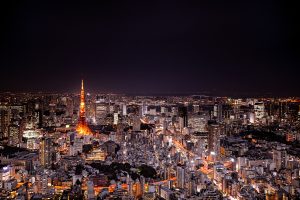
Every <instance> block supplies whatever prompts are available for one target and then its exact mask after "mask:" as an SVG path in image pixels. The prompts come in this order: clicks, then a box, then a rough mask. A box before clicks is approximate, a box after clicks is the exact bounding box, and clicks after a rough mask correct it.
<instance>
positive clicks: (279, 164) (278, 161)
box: [273, 146, 288, 171]
mask: <svg viewBox="0 0 300 200" xmlns="http://www.w3.org/2000/svg"><path fill="white" fill-rule="evenodd" d="M287 158H288V157H287V152H286V148H285V147H281V146H278V147H277V148H276V149H274V151H273V162H274V163H275V167H276V170H277V171H279V170H280V169H282V168H285V166H286V163H287V160H288V159H287Z"/></svg>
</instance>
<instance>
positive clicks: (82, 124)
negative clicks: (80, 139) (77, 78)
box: [76, 80, 92, 135]
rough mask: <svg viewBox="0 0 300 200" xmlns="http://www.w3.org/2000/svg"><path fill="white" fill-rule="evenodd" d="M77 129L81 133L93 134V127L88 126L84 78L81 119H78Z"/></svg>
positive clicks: (81, 94) (81, 93) (81, 96)
mask: <svg viewBox="0 0 300 200" xmlns="http://www.w3.org/2000/svg"><path fill="white" fill-rule="evenodd" d="M76 131H77V132H78V133H79V134H81V135H91V134H92V131H91V129H90V128H89V127H88V125H87V123H86V117H85V94H84V87H83V80H82V82H81V92H80V110H79V120H78V124H77V128H76Z"/></svg>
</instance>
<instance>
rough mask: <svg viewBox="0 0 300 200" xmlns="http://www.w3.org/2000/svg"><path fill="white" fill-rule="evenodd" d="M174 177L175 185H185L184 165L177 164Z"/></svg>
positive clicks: (181, 186)
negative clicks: (175, 179)
mask: <svg viewBox="0 0 300 200" xmlns="http://www.w3.org/2000/svg"><path fill="white" fill-rule="evenodd" d="M176 178H177V187H178V188H182V189H183V188H184V186H185V168H184V166H177V169H176Z"/></svg>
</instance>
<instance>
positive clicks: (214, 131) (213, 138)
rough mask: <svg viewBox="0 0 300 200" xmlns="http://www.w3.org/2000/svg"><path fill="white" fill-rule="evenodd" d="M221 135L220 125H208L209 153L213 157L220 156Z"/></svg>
mask: <svg viewBox="0 0 300 200" xmlns="http://www.w3.org/2000/svg"><path fill="white" fill-rule="evenodd" d="M220 135H221V127H220V125H219V124H216V123H212V124H209V125H208V152H209V154H210V155H212V156H213V157H214V156H216V157H217V156H218V155H219V154H220Z"/></svg>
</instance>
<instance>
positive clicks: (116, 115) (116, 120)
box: [114, 113, 119, 125]
mask: <svg viewBox="0 0 300 200" xmlns="http://www.w3.org/2000/svg"><path fill="white" fill-rule="evenodd" d="M118 123H119V113H114V125H117V124H118Z"/></svg>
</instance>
